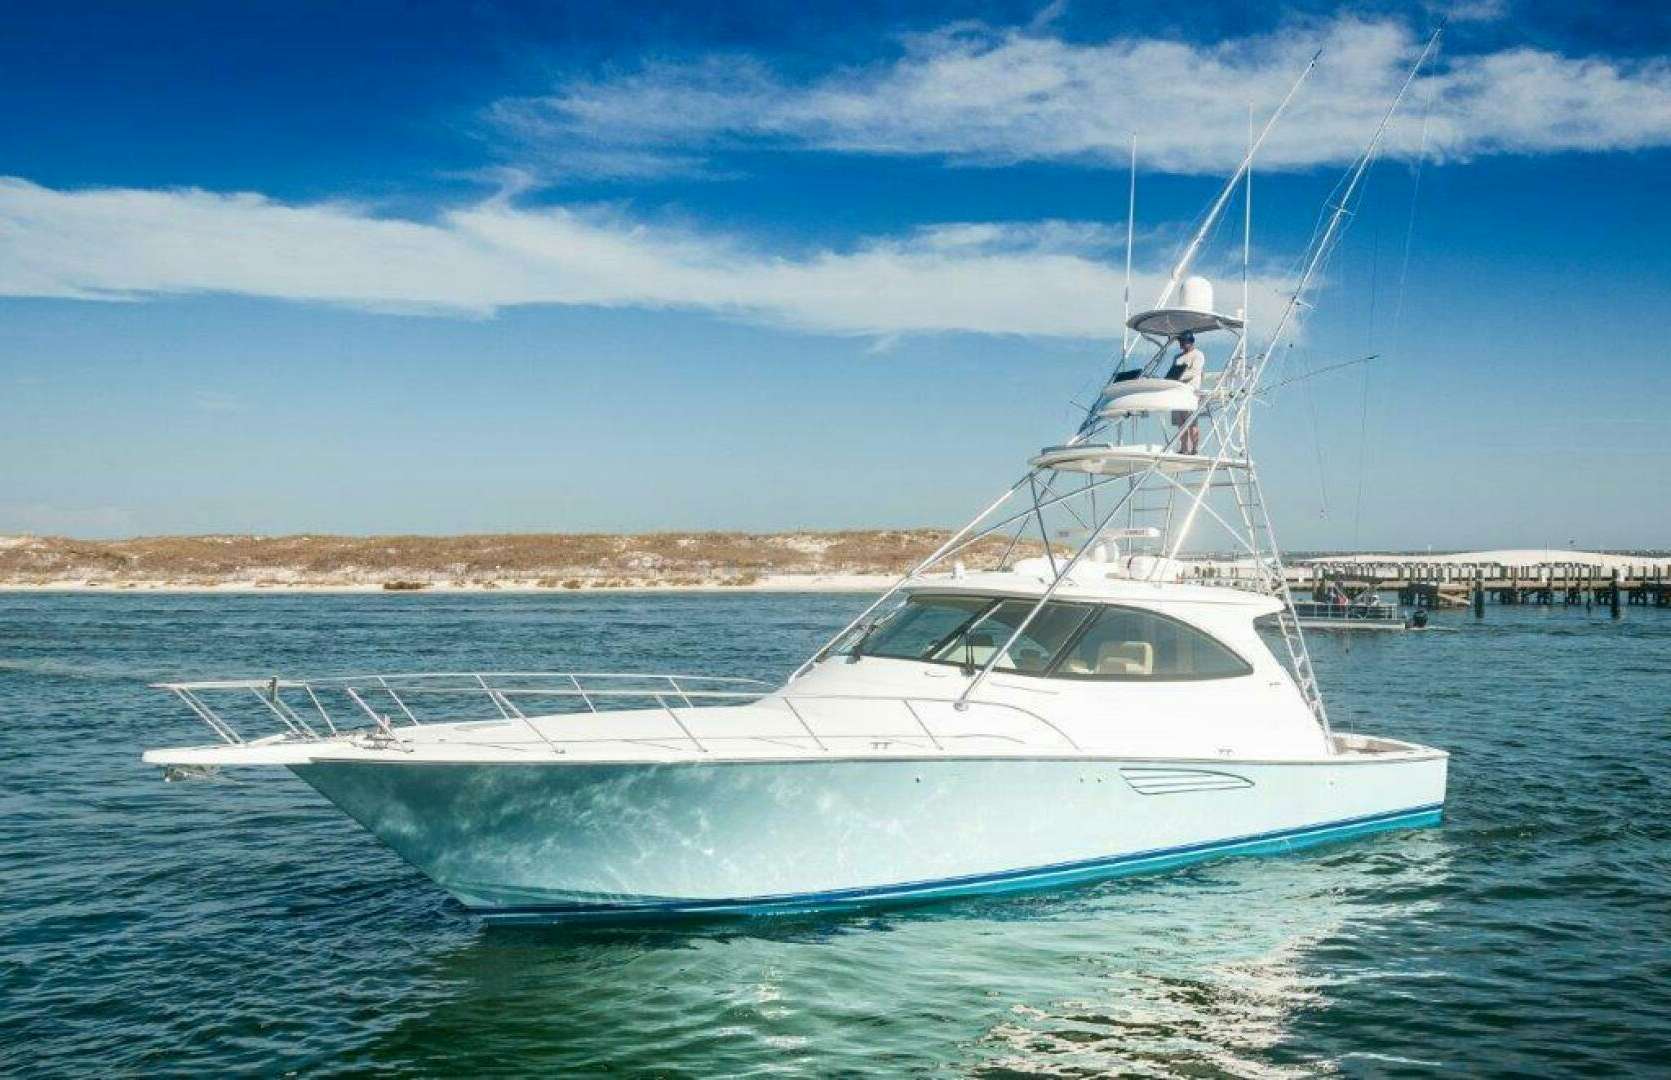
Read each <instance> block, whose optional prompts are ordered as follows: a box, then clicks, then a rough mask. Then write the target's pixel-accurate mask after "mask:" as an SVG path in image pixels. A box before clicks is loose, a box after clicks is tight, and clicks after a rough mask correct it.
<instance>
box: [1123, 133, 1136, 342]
mask: <svg viewBox="0 0 1671 1080" xmlns="http://www.w3.org/2000/svg"><path fill="white" fill-rule="evenodd" d="M1126 171H1127V175H1128V176H1129V178H1130V186H1129V188H1128V189H1127V192H1126V300H1125V308H1124V310H1122V311H1121V313H1120V355H1121V356H1125V355H1126V354H1127V353H1129V352H1131V329H1130V328H1129V327H1127V326H1126V324H1127V323H1129V322H1131V243H1132V234H1133V233H1134V232H1135V231H1136V228H1137V132H1135V131H1134V132H1132V133H1131V163H1130V165H1129V166H1128V167H1127V170H1126Z"/></svg>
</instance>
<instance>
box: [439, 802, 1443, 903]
mask: <svg viewBox="0 0 1671 1080" xmlns="http://www.w3.org/2000/svg"><path fill="white" fill-rule="evenodd" d="M1443 811H1444V804H1443V803H1431V804H1428V805H1426V806H1415V807H1409V808H1407V809H1404V810H1393V811H1389V812H1386V813H1381V814H1370V815H1366V816H1364V817H1357V818H1345V819H1342V820H1340V821H1332V822H1325V823H1323V824H1320V825H1302V826H1300V827H1298V828H1294V829H1283V830H1278V831H1275V832H1268V833H1256V834H1253V835H1250V836H1243V837H1235V838H1232V839H1229V840H1212V841H1207V842H1204V843H1199V844H1186V845H1182V846H1178V847H1170V848H1156V849H1152V850H1149V851H1139V852H1131V853H1129V854H1125V855H1113V856H1108V857H1105V858H1099V859H1087V860H1082V861H1078V862H1071V863H1055V864H1050V865H1046V866H1038V867H1029V868H1027V869H1022V870H1005V871H1000V872H998V873H993V874H978V875H970V876H967V877H956V878H941V879H937V880H931V881H916V882H906V883H902V884H897V885H882V886H870V887H866V888H859V889H840V890H833V891H828V892H817V893H790V894H783V895H777V896H756V897H747V898H735V899H715V900H664V899H659V898H658V899H655V900H640V901H633V900H623V901H599V902H596V903H568V904H531V905H515V906H506V907H492V908H479V907H478V908H470V909H469V910H470V912H471V913H472V914H475V915H480V916H482V917H483V918H488V919H496V918H544V919H551V920H560V919H564V918H586V917H594V918H595V917H601V916H632V915H678V914H714V915H725V914H735V915H750V914H765V913H770V912H780V913H784V912H795V911H808V910H832V909H840V908H843V907H852V906H858V905H862V904H868V903H876V902H879V901H888V900H941V899H951V898H954V897H960V896H969V895H972V894H977V893H978V894H982V895H988V896H996V895H1003V894H1007V893H1015V892H1023V891H1033V890H1038V889H1047V888H1054V887H1058V886H1063V885H1075V884H1084V883H1087V882H1090V881H1095V880H1099V879H1101V878H1108V877H1117V876H1122V875H1127V874H1139V873H1148V872H1153V871H1158V870H1168V869H1172V868H1174V867H1177V866H1183V865H1186V864H1188V863H1192V862H1199V861H1200V860H1202V859H1208V858H1213V857H1216V856H1220V855H1232V854H1237V855H1263V854H1271V853H1277V852H1284V851H1293V850H1297V849H1299V848H1303V847H1309V846H1311V845H1313V844H1322V843H1328V842H1330V841H1334V840H1346V839H1350V838H1351V837H1354V836H1363V835H1367V834H1369V833H1373V832H1380V831H1383V830H1387V829H1398V828H1420V827H1423V826H1427V825H1437V824H1439V822H1440V820H1441V818H1442V815H1443Z"/></svg>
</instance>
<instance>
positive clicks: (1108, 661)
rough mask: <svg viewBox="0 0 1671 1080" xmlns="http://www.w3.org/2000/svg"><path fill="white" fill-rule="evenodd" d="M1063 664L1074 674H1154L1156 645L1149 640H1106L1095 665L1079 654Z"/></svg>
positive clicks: (1098, 652) (1098, 653)
mask: <svg viewBox="0 0 1671 1080" xmlns="http://www.w3.org/2000/svg"><path fill="white" fill-rule="evenodd" d="M1063 666H1064V667H1065V668H1066V669H1067V671H1068V672H1069V673H1070V674H1073V675H1152V674H1154V671H1155V647H1154V646H1153V645H1152V644H1150V643H1149V642H1147V641H1105V642H1103V644H1102V646H1101V648H1099V649H1097V662H1096V666H1095V667H1092V666H1091V665H1090V664H1087V663H1086V662H1085V661H1084V660H1081V659H1080V658H1079V657H1077V656H1075V657H1070V658H1069V659H1068V662H1067V663H1066V664H1065V665H1063Z"/></svg>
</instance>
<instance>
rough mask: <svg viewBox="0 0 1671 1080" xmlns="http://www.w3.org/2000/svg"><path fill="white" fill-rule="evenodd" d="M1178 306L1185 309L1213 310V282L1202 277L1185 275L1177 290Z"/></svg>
mask: <svg viewBox="0 0 1671 1080" xmlns="http://www.w3.org/2000/svg"><path fill="white" fill-rule="evenodd" d="M1178 306H1179V307H1181V308H1183V309H1184V310H1186V311H1212V310H1213V283H1212V282H1210V281H1208V280H1207V279H1206V278H1204V277H1187V278H1185V279H1184V283H1183V285H1182V287H1180V288H1179V290H1178Z"/></svg>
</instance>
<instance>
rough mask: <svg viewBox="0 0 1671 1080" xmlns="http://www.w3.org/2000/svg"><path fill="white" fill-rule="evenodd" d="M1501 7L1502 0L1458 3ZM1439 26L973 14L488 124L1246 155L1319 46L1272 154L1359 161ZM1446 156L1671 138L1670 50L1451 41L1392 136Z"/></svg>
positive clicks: (643, 164)
mask: <svg viewBox="0 0 1671 1080" xmlns="http://www.w3.org/2000/svg"><path fill="white" fill-rule="evenodd" d="M1449 6H1450V7H1452V8H1455V9H1456V11H1455V12H1454V13H1453V15H1454V16H1455V17H1463V18H1470V19H1488V18H1494V17H1497V16H1498V15H1500V14H1501V13H1502V11H1503V6H1502V4H1501V3H1499V2H1497V0H1464V2H1462V3H1458V4H1452V5H1449ZM1421 44H1422V40H1421V38H1420V37H1418V36H1417V35H1416V34H1415V33H1413V31H1412V30H1411V29H1410V28H1409V27H1407V26H1406V25H1404V24H1402V23H1399V22H1393V21H1386V20H1366V19H1361V18H1355V17H1350V16H1342V17H1338V18H1335V19H1333V20H1330V21H1326V22H1320V23H1315V24H1309V25H1295V26H1290V27H1288V28H1285V29H1284V30H1283V31H1281V32H1279V33H1273V34H1269V35H1263V36H1257V37H1248V38H1242V39H1234V40H1226V41H1220V42H1217V43H1213V44H1197V43H1191V42H1185V41H1176V40H1167V39H1154V38H1141V37H1121V38H1115V39H1112V40H1109V41H1106V42H1102V43H1094V44H1084V43H1078V42H1072V41H1068V40H1064V39H1063V38H1061V37H1059V36H1055V35H1054V34H1053V33H1052V31H1051V30H1050V26H1049V23H1048V20H1047V21H1046V22H1044V23H1041V24H1039V25H1038V26H1036V27H1032V28H1028V29H1006V30H999V29H993V28H991V27H987V26H984V25H978V24H977V25H971V24H959V25H956V26H953V27H950V28H947V29H944V30H941V31H938V32H934V33H928V34H917V35H911V36H907V37H905V38H903V39H902V40H901V49H900V53H899V54H898V55H897V56H896V57H895V58H893V59H892V60H890V61H887V62H883V63H879V64H876V65H872V66H866V67H860V68H854V69H844V70H839V71H834V72H829V73H826V74H823V75H821V76H816V77H812V78H807V79H799V80H797V79H792V78H788V77H786V76H784V75H782V74H780V73H778V72H776V71H774V70H773V69H772V68H771V67H770V66H769V65H767V64H766V63H764V62H763V61H762V60H760V59H758V58H756V57H752V56H747V55H742V56H738V55H722V56H710V57H707V58H704V59H700V60H697V61H695V62H690V63H679V64H668V63H648V64H646V65H644V66H643V67H641V68H639V69H638V70H636V71H633V72H630V73H627V74H623V75H617V76H611V77H607V78H600V79H576V80H573V81H569V82H567V83H564V84H562V85H560V86H558V87H557V88H555V90H554V91H553V92H552V93H550V94H547V95H543V96H534V97H523V98H516V99H508V100H504V101H500V102H498V103H497V104H495V105H494V106H493V107H492V108H491V110H490V111H489V117H490V120H491V122H492V123H493V124H494V125H495V126H496V127H497V128H498V130H500V131H501V132H503V133H504V134H506V135H507V136H508V137H509V138H510V139H512V140H513V141H514V142H515V143H516V144H517V145H518V146H519V147H520V148H521V150H522V152H523V153H524V154H526V155H529V156H531V157H533V158H537V159H541V160H542V161H543V162H544V164H546V165H548V166H555V167H557V168H560V169H570V170H575V171H581V172H590V173H594V174H600V173H601V174H615V175H639V176H642V175H645V174H648V173H653V172H658V171H679V170H685V169H690V168H692V167H698V166H700V165H701V163H702V162H703V161H704V156H703V155H704V154H713V153H716V152H721V151H724V150H727V149H738V148H748V149H759V148H761V147H785V148H795V149H816V150H823V151H832V152H841V153H854V154H875V155H928V156H934V157H940V158H944V159H948V160H951V161H955V162H963V163H973V164H1003V163H1007V162H1014V161H1027V160H1032V161H1085V162H1091V163H1105V162H1106V163H1115V164H1118V163H1121V162H1123V160H1124V154H1125V146H1126V140H1127V137H1128V135H1129V134H1130V133H1131V132H1133V131H1136V132H1138V133H1139V134H1140V142H1141V149H1142V155H1143V161H1144V164H1145V165H1146V166H1147V167H1148V168H1150V169H1157V170H1163V171H1171V172H1177V173H1214V172H1222V171H1224V170H1226V169H1228V168H1231V167H1233V166H1234V164H1235V162H1236V161H1237V160H1238V159H1239V158H1240V156H1241V153H1242V150H1243V148H1244V147H1245V145H1246V139H1247V109H1248V106H1249V104H1252V105H1253V106H1254V108H1255V110H1256V111H1257V112H1259V113H1260V114H1263V113H1265V112H1268V111H1269V110H1270V109H1271V108H1273V107H1274V106H1275V104H1276V103H1277V102H1278V101H1279V100H1280V99H1281V97H1282V95H1283V93H1284V92H1285V91H1286V90H1287V88H1288V86H1289V84H1290V83H1291V82H1292V80H1293V79H1294V77H1295V75H1296V74H1297V73H1298V72H1299V71H1300V69H1301V68H1302V67H1304V65H1305V62H1306V60H1307V59H1308V58H1309V57H1310V56H1311V54H1312V53H1313V52H1315V51H1317V50H1318V49H1322V50H1323V53H1324V58H1323V61H1322V63H1321V64H1320V65H1319V67H1318V70H1317V72H1316V73H1315V74H1314V75H1313V77H1312V80H1311V82H1310V84H1309V85H1308V87H1307V88H1306V90H1305V92H1304V94H1303V96H1302V97H1301V98H1299V99H1298V100H1297V101H1296V102H1295V105H1294V107H1293V109H1292V112H1291V114H1290V118H1289V120H1288V121H1287V122H1286V123H1285V124H1283V125H1282V126H1281V127H1280V128H1279V129H1278V131H1277V132H1276V134H1275V135H1274V136H1273V138H1272V141H1271V143H1270V144H1269V145H1268V149H1267V150H1266V151H1265V152H1264V154H1263V156H1262V159H1261V163H1262V165H1263V167H1264V168H1266V169H1273V168H1274V169H1304V168H1309V167H1312V166H1317V165H1328V164H1339V163H1342V162H1345V161H1348V160H1350V159H1351V158H1352V157H1353V156H1354V155H1355V154H1356V153H1357V152H1358V150H1359V149H1360V148H1361V147H1362V145H1363V143H1364V140H1365V139H1366V137H1367V135H1368V132H1369V131H1370V130H1372V129H1373V128H1374V126H1375V123H1376V121H1377V119H1378V118H1379V116H1380V114H1381V112H1382V111H1383V110H1384V109H1385V107H1386V103H1387V101H1388V99H1389V98H1390V97H1391V95H1392V93H1393V91H1394V90H1395V89H1396V87H1397V86H1398V84H1399V82H1400V81H1401V80H1402V78H1403V76H1404V73H1405V72H1406V70H1407V69H1408V67H1409V65H1410V64H1411V63H1412V62H1413V60H1414V59H1415V56H1416V54H1417V53H1418V52H1419V50H1420V47H1421ZM1424 102H1430V103H1431V118H1430V123H1429V131H1428V139H1427V145H1428V147H1429V150H1430V151H1431V152H1433V153H1435V154H1437V155H1440V156H1451V157H1466V156H1470V155H1478V154H1492V153H1548V152H1558V151H1569V150H1578V151H1595V150H1616V149H1632V148H1641V147H1648V146H1665V145H1671V62H1668V61H1666V60H1664V59H1654V60H1646V61H1623V60H1608V59H1599V58H1581V57H1568V56H1562V55H1559V54H1556V53H1552V52H1548V51H1544V50H1538V49H1511V50H1507V51H1500V52H1493V53H1483V54H1479V53H1476V54H1461V55H1451V56H1449V57H1448V58H1447V57H1441V59H1440V61H1439V63H1438V65H1437V66H1436V67H1435V68H1434V69H1433V70H1432V71H1430V72H1429V73H1427V74H1426V75H1425V76H1424V77H1423V78H1422V79H1421V80H1420V83H1419V85H1418V86H1417V87H1416V88H1415V91H1414V97H1413V104H1414V105H1416V107H1413V108H1412V109H1410V110H1409V111H1407V112H1406V114H1405V115H1404V117H1403V118H1401V119H1400V120H1399V121H1398V122H1397V123H1396V125H1395V127H1394V130H1393V131H1392V132H1391V135H1390V137H1389V140H1388V150H1389V152H1390V153H1392V154H1395V155H1399V154H1404V155H1411V154H1414V153H1416V151H1417V147H1418V145H1419V143H1420V128H1421V117H1420V116H1419V115H1418V114H1419V113H1420V111H1421V108H1420V103H1424Z"/></svg>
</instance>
